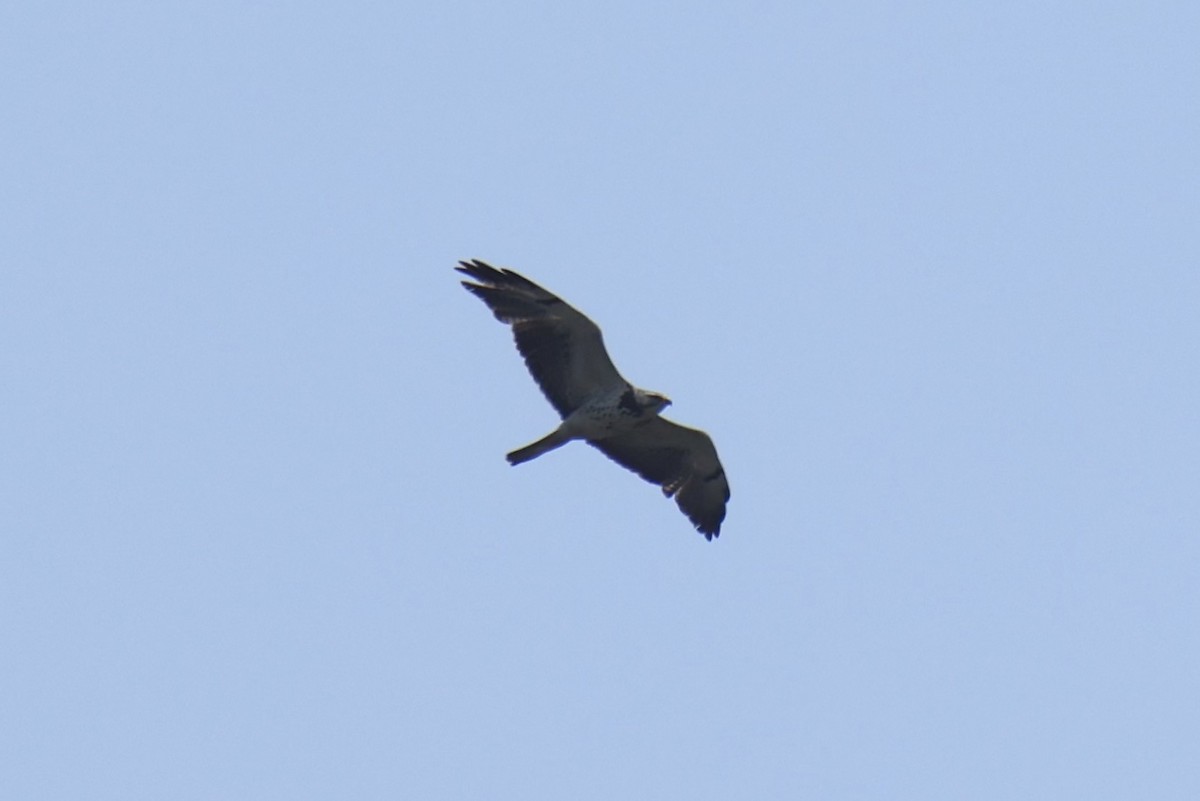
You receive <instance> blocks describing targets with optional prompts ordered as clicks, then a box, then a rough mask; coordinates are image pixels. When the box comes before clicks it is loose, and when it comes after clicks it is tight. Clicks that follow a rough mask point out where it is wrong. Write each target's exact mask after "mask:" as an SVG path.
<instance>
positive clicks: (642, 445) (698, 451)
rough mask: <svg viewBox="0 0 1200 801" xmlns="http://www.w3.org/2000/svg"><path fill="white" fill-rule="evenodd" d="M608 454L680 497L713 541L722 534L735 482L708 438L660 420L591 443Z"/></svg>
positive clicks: (686, 510)
mask: <svg viewBox="0 0 1200 801" xmlns="http://www.w3.org/2000/svg"><path fill="white" fill-rule="evenodd" d="M588 444H590V445H593V446H594V447H596V448H597V449H599V450H600V451H601V452H602V453H603V454H604V455H605V456H607V457H608V458H610V459H612V460H613V461H614V462H616V463H617V464H619V465H621V466H622V467H626V468H628V469H630V470H632V471H633V472H635V473H637V474H638V475H639V476H641V477H642V478H644V479H646V480H647V481H649V482H651V483H652V484H658V485H659V486H660V487H662V491H663V494H664V495H666V496H667V497H668V498H669V497H671V496H672V495H674V496H675V502H676V503H677V504H679V509H680V510H681V511H682V512H683V513H684V514H685V515H687V518H688V520H691V521H692V524H693V525H694V526H695V527H696V530H697V531H699V532H700V533H701V534H703V535H704V536H705V537H706V538H707V539H710V540H711V539H712V538H713V537H716V536H719V535H720V533H721V521H722V520H724V519H725V504H726V502H727V501H728V500H729V481H728V480H727V479H726V478H725V470H724V469H723V468H722V467H721V461H720V459H718V458H717V449H716V447H715V446H714V445H713V442H712V440H711V439H710V438H709V436H708V434H705V433H704V432H703V431H697V430H696V429H694V428H688V427H686V426H681V425H679V424H678V423H672V422H671V421H670V420H664V419H663V418H661V417H655V418H654V419H653V420H651V421H649V422H647V423H646V424H645V425H641V426H638V427H637V428H635V429H633V430H631V431H628V432H626V433H624V434H619V435H617V436H614V437H608V438H606V439H598V440H588Z"/></svg>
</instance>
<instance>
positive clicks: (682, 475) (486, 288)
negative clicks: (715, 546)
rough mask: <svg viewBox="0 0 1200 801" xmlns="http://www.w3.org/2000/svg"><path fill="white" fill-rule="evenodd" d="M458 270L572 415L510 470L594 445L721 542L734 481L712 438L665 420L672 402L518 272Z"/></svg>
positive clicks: (545, 389)
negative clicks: (561, 450) (631, 377)
mask: <svg viewBox="0 0 1200 801" xmlns="http://www.w3.org/2000/svg"><path fill="white" fill-rule="evenodd" d="M458 264H459V266H458V267H456V268H455V269H456V270H458V272H460V273H462V274H464V275H466V276H468V277H470V278H471V279H472V280H473V281H474V282H475V283H472V282H471V281H463V282H462V285H463V286H464V287H466V288H467V289H468V290H469V291H470V292H471V293H473V294H474V295H476V296H477V297H478V298H480V299H481V300H482V301H483V302H484V303H486V304H487V306H488V308H489V309H491V310H492V314H494V315H495V316H496V319H497V320H499V321H500V322H502V323H505V324H507V325H510V326H512V330H513V339H515V340H516V342H517V350H519V351H520V352H521V356H523V357H524V358H525V364H526V366H528V367H529V372H530V373H531V374H532V375H533V380H534V381H536V382H537V384H538V386H539V387H541V389H542V394H544V395H545V396H546V400H548V401H550V405H551V406H553V407H554V409H555V411H557V412H558V414H559V416H560V417H561V418H562V423H561V424H560V425H559V426H558V428H556V429H554V430H553V431H551V432H550V433H549V434H547V435H546V436H544V437H542V438H541V439H539V440H538V441H537V442H534V443H532V444H529V445H526V446H525V447H523V448H518V449H517V450H515V451H513V452H512V453H510V454H508V461H509V464H513V465H517V464H521V463H522V462H528V461H529V460H530V459H536V458H537V457H539V456H541V455H542V454H544V453H547V452H549V451H552V450H554V449H555V448H558V447H561V446H563V445H566V444H567V443H568V442H570V441H571V440H576V439H581V440H584V441H585V442H587V443H588V444H589V445H591V446H593V447H594V448H596V449H598V450H599V451H600V452H601V453H603V454H604V455H605V456H607V457H608V458H610V459H612V460H613V461H614V462H616V463H617V464H619V465H621V466H622V467H626V468H628V469H629V470H632V471H633V472H635V473H637V474H638V475H639V476H641V477H642V478H644V479H645V480H647V481H649V482H651V483H653V484H657V485H658V486H659V487H661V488H662V491H663V494H664V495H666V496H667V497H668V498H670V497H672V496H674V498H675V502H676V503H677V504H679V509H680V510H681V511H682V512H683V513H684V514H685V515H687V518H688V520H690V521H692V525H694V526H695V527H696V530H697V531H699V532H700V533H701V534H703V535H704V536H705V538H706V539H708V540H712V538H713V537H716V536H719V535H720V533H721V521H723V520H724V519H725V504H726V502H727V501H728V500H729V482H728V481H727V480H726V478H725V470H724V469H723V468H722V467H721V461H720V460H719V459H718V458H717V449H716V447H714V446H713V442H712V440H711V439H710V438H709V436H708V434H705V433H704V432H703V431H698V430H696V429H694V428H687V427H686V426H681V425H679V424H678V423H672V422H671V421H670V420H667V419H665V418H663V417H660V416H659V412H661V411H662V410H663V409H664V408H666V407H667V406H668V405H669V404H670V403H671V401H670V400H669V399H668V398H667V397H666V396H664V395H660V394H658V393H657V392H647V391H646V390H642V389H638V388H637V387H635V386H633V385H632V384H630V383H629V382H628V381H626V380H625V379H624V378H622V377H621V374H620V373H618V372H617V368H616V367H615V366H613V363H612V360H611V359H610V358H609V357H608V351H607V350H605V348H604V340H603V338H602V337H601V335H600V328H599V327H598V326H597V325H596V324H595V323H593V322H592V321H591V320H589V319H588V318H587V317H586V316H585V315H584V314H583V313H581V312H580V311H579V310H578V309H576V308H574V307H573V306H571V305H570V304H568V303H567V302H566V301H564V300H563V299H562V298H560V297H558V296H557V295H554V294H552V293H550V292H548V291H546V290H545V289H542V288H541V287H540V286H538V285H537V284H535V283H533V282H532V281H530V280H529V279H528V278H525V277H524V276H521V275H519V274H518V273H516V272H513V271H512V270H507V269H500V270H498V269H496V268H495V267H492V266H491V265H490V264H487V263H485V262H482V261H479V260H478V259H472V260H471V261H460V262H459V263H458Z"/></svg>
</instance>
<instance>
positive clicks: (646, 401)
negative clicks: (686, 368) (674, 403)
mask: <svg viewBox="0 0 1200 801" xmlns="http://www.w3.org/2000/svg"><path fill="white" fill-rule="evenodd" d="M638 405H639V406H641V407H642V409H643V410H645V411H647V412H649V413H650V414H658V413H659V412H661V411H662V410H663V409H665V408H667V407H668V406H670V405H671V399H670V398H668V397H667V396H666V395H659V394H658V393H657V392H646V391H644V390H639V391H638Z"/></svg>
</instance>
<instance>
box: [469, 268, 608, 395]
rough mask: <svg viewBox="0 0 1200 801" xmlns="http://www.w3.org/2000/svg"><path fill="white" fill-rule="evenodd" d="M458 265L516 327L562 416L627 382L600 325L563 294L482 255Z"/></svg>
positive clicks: (476, 291)
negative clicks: (501, 267)
mask: <svg viewBox="0 0 1200 801" xmlns="http://www.w3.org/2000/svg"><path fill="white" fill-rule="evenodd" d="M455 269H456V270H458V271H459V272H460V273H463V274H465V275H468V276H470V277H471V278H473V279H474V280H476V281H478V282H479V283H475V284H473V283H470V282H468V281H463V282H462V285H463V286H465V287H466V288H467V289H469V290H470V291H471V292H473V293H474V294H475V295H477V296H479V298H480V299H482V300H483V302H484V303H486V304H487V305H488V308H490V309H491V310H492V313H493V314H494V315H496V319H497V320H499V321H500V322H502V323H507V324H509V325H511V326H512V330H513V339H515V340H516V342H517V349H518V350H519V351H520V352H521V355H522V356H523V357H524V358H525V364H526V365H527V366H528V367H529V372H530V373H532V374H533V378H534V380H535V381H537V383H538V386H540V387H541V388H542V393H543V394H544V395H545V396H546V399H547V400H548V401H550V405H552V406H553V407H554V409H555V410H556V411H557V412H558V414H559V416H561V417H564V418H565V417H566V416H567V415H569V414H570V413H571V412H573V411H575V410H576V409H577V408H579V406H580V405H582V404H583V402H584V401H585V400H587V399H588V398H590V397H593V396H595V395H596V394H598V393H601V392H603V391H606V390H610V389H612V388H613V387H617V386H621V385H623V384H625V383H626V382H625V379H623V378H622V377H621V374H620V373H618V372H617V368H616V367H614V366H613V363H612V360H611V359H609V357H608V351H607V350H605V348H604V340H603V338H602V337H601V336H600V329H599V327H597V325H596V324H595V323H593V322H592V321H591V320H589V319H588V318H587V317H586V316H585V315H584V314H582V313H581V312H580V311H579V310H577V309H575V308H574V307H572V306H571V305H570V304H568V303H567V302H566V301H564V300H563V299H562V298H560V297H558V296H557V295H554V294H552V293H550V292H547V291H546V290H545V289H542V288H541V287H540V286H538V285H537V284H535V283H533V282H532V281H530V280H529V279H528V278H525V277H524V276H522V275H520V274H518V273H515V272H513V271H512V270H497V269H496V268H495V267H492V266H491V265H490V264H487V263H486V262H482V261H479V260H478V259H472V260H471V261H461V262H459V266H458V267H456V268H455Z"/></svg>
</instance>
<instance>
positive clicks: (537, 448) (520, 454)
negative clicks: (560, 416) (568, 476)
mask: <svg viewBox="0 0 1200 801" xmlns="http://www.w3.org/2000/svg"><path fill="white" fill-rule="evenodd" d="M570 441H571V438H570V437H569V436H567V435H566V434H564V433H563V431H562V429H561V428H556V429H554V430H553V431H551V432H550V433H549V434H547V435H546V436H544V437H542V438H541V439H539V440H538V441H537V442H532V443H530V444H528V445H526V446H525V447H524V448H517V449H516V450H515V451H513V452H512V453H510V454H508V457H507V458H508V463H509V464H521V463H522V462H528V461H529V460H530V459H536V458H537V457H539V456H541V455H542V454H543V453H549V452H550V451H552V450H554V449H555V448H561V447H562V446H563V445H566V444H567V443H568V442H570Z"/></svg>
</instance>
